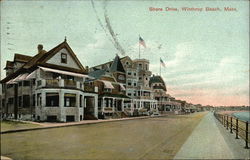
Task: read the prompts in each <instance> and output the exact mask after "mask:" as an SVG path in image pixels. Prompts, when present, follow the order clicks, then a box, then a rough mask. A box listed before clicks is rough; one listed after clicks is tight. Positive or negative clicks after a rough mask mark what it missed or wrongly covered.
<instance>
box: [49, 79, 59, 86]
mask: <svg viewBox="0 0 250 160" xmlns="http://www.w3.org/2000/svg"><path fill="white" fill-rule="evenodd" d="M46 86H47V87H58V86H59V80H58V79H47V80H46Z"/></svg>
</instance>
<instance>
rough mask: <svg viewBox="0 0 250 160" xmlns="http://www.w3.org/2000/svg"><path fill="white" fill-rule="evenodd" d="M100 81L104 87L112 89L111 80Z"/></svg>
mask: <svg viewBox="0 0 250 160" xmlns="http://www.w3.org/2000/svg"><path fill="white" fill-rule="evenodd" d="M102 82H103V83H104V88H110V89H114V86H113V85H112V84H111V82H109V81H103V80H102Z"/></svg>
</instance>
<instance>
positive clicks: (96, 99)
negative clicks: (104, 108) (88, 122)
mask: <svg viewBox="0 0 250 160" xmlns="http://www.w3.org/2000/svg"><path fill="white" fill-rule="evenodd" d="M94 105H95V111H94V114H95V117H96V118H98V96H97V95H95V96H94Z"/></svg>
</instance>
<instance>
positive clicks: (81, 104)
mask: <svg viewBox="0 0 250 160" xmlns="http://www.w3.org/2000/svg"><path fill="white" fill-rule="evenodd" d="M80 107H82V95H80Z"/></svg>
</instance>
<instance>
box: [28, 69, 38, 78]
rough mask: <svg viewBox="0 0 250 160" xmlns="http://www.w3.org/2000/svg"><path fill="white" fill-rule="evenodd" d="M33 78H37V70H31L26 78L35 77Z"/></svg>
mask: <svg viewBox="0 0 250 160" xmlns="http://www.w3.org/2000/svg"><path fill="white" fill-rule="evenodd" d="M33 78H36V70H35V71H33V72H31V73H30V74H29V75H28V76H27V77H26V79H33Z"/></svg>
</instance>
